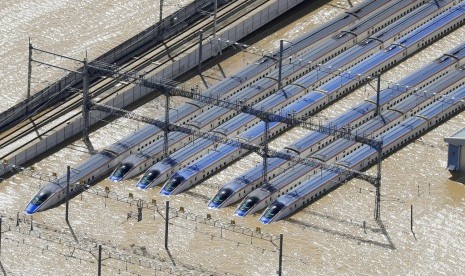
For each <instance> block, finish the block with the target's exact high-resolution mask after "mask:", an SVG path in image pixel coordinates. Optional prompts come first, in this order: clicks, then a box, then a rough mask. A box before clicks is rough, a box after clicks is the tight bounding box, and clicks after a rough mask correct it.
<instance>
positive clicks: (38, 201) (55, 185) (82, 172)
mask: <svg viewBox="0 0 465 276" xmlns="http://www.w3.org/2000/svg"><path fill="white" fill-rule="evenodd" d="M397 2H403V1H397ZM407 2H408V4H409V5H413V6H412V7H415V5H417V3H414V2H415V1H407ZM391 5H392V1H376V0H373V1H367V2H364V3H361V4H360V5H357V6H356V7H354V8H353V9H351V10H350V11H348V12H346V13H344V14H342V15H340V16H337V17H336V18H335V19H333V20H331V21H330V22H328V24H325V25H323V26H322V27H320V28H317V29H316V30H315V31H313V32H311V33H310V34H309V35H307V36H303V37H302V38H301V39H299V40H298V41H296V42H295V43H294V44H293V45H292V47H289V46H288V47H286V48H285V49H284V55H285V56H291V55H294V54H296V53H298V52H299V51H302V50H303V49H305V48H306V47H308V46H309V45H312V43H314V42H315V41H325V38H326V37H330V36H331V35H332V34H333V33H334V32H336V31H339V30H341V29H343V28H344V27H346V26H350V25H351V24H353V23H354V22H356V21H358V20H359V19H360V18H363V17H365V16H366V15H368V14H371V13H372V12H376V11H379V10H383V9H386V8H387V7H389V6H391ZM409 7H410V6H409ZM277 56H278V53H274V54H273V55H271V56H265V57H263V58H261V59H259V60H258V61H257V62H256V63H253V64H251V65H249V66H247V67H246V68H245V69H243V70H241V71H240V72H239V73H237V74H236V75H234V76H232V77H228V78H226V79H225V80H223V81H221V82H219V83H217V84H215V85H213V86H212V87H211V88H210V89H208V90H207V91H206V93H210V95H212V96H215V97H216V96H218V97H220V98H228V97H230V96H232V95H234V94H236V93H237V92H239V91H241V90H242V89H243V88H244V87H246V86H249V85H251V84H253V83H255V82H256V81H257V80H259V79H261V78H263V77H264V76H266V75H267V74H268V73H269V72H271V70H272V69H273V66H276V63H275V60H276V57H277ZM210 108H211V106H209V105H206V104H203V103H201V102H197V101H190V102H188V103H186V104H184V105H182V106H181V107H180V108H179V109H178V110H177V112H176V113H171V114H170V122H176V123H184V122H188V121H190V120H191V119H193V118H196V117H197V116H198V115H199V114H201V113H203V112H204V111H207V110H209V109H210ZM161 136H162V132H161V130H160V129H158V128H157V127H155V126H153V125H148V126H146V127H144V128H142V129H141V130H140V131H138V132H137V133H135V134H133V135H131V136H129V137H126V138H125V139H123V140H122V141H120V142H117V143H114V144H112V145H110V146H108V147H107V148H106V149H104V150H102V151H101V152H100V153H98V154H96V155H94V156H92V157H90V158H89V159H87V160H86V161H84V162H82V163H81V164H79V165H77V166H76V168H75V169H74V170H72V172H71V183H72V184H71V185H72V187H71V189H70V190H72V191H71V195H72V196H74V195H76V194H78V193H80V192H81V191H82V190H83V187H85V186H83V185H90V184H92V183H94V181H95V180H96V179H99V178H101V177H102V176H104V175H105V174H107V173H109V172H110V171H111V170H112V169H113V168H114V167H115V166H116V165H117V164H118V163H120V162H121V161H122V160H123V159H124V158H125V157H126V156H128V155H130V154H133V153H136V152H139V151H141V150H143V149H144V148H147V147H148V146H150V145H152V143H154V142H155V141H157V140H159V139H160V138H161ZM78 183H82V185H80V184H78ZM66 185H67V184H66V176H65V175H64V176H61V177H60V178H59V179H58V180H57V181H54V182H51V183H48V184H47V185H45V186H44V187H42V188H41V189H40V190H39V191H38V192H37V194H36V195H35V196H34V197H33V199H32V200H31V201H30V203H29V204H28V205H27V207H26V210H25V212H26V213H27V214H32V213H35V212H39V211H44V210H47V209H49V208H52V207H54V206H57V205H59V204H61V203H63V202H64V196H63V195H64V193H65V190H66Z"/></svg>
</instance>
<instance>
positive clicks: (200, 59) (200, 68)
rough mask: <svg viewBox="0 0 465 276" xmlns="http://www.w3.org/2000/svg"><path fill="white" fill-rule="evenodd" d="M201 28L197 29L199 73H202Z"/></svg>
mask: <svg viewBox="0 0 465 276" xmlns="http://www.w3.org/2000/svg"><path fill="white" fill-rule="evenodd" d="M202 44H203V30H200V31H199V75H201V74H202V51H203V45H202Z"/></svg>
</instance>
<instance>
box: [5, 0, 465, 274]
mask: <svg viewBox="0 0 465 276" xmlns="http://www.w3.org/2000/svg"><path fill="white" fill-rule="evenodd" d="M165 2H170V4H169V5H168V4H167V6H166V9H167V11H166V12H167V13H168V12H170V11H172V10H174V9H177V8H178V6H179V5H185V4H186V3H188V2H189V1H165ZM173 2H175V4H173ZM351 2H352V3H354V4H355V3H359V2H360V1H354V0H352V1H351ZM158 6H159V2H158V1H155V2H154V1H144V0H142V1H134V0H129V1H108V0H99V1H96V0H79V1H70V0H51V1H25V0H15V1H13V0H3V1H1V3H0V45H1V47H0V62H1V66H0V93H1V96H2V97H1V99H2V100H1V101H0V110H5V109H7V108H8V107H10V106H12V105H13V104H15V103H16V102H18V101H19V100H21V99H23V98H24V97H25V94H26V79H27V43H28V37H31V39H32V42H33V44H34V45H36V46H37V47H40V48H44V49H48V50H50V51H55V52H58V53H61V54H65V55H69V56H73V57H76V58H83V57H84V56H85V52H86V51H87V53H88V56H89V57H90V58H92V57H96V56H98V55H100V54H102V53H103V52H105V51H106V50H107V49H109V48H111V47H113V46H115V45H117V44H119V43H120V42H122V41H124V40H125V39H127V38H129V37H130V36H132V35H133V34H135V33H137V32H139V31H141V30H143V29H145V28H147V27H148V26H150V25H151V24H153V23H154V22H156V21H157V18H158ZM347 7H348V2H347V1H342V0H339V1H328V2H327V3H326V4H324V5H321V6H320V7H319V8H318V9H316V10H314V11H311V12H309V13H308V14H306V15H305V16H298V18H296V20H295V21H294V22H293V23H291V24H289V25H288V26H285V27H282V28H279V30H278V31H277V32H275V33H272V34H270V35H267V36H266V37H264V38H263V39H262V40H260V41H258V42H254V44H253V45H254V46H255V47H257V48H262V49H274V48H276V47H277V46H278V44H279V39H282V38H283V39H286V40H291V39H293V38H295V37H297V36H299V35H300V34H302V33H304V32H306V31H308V30H309V29H311V28H314V27H315V26H317V25H319V24H322V23H323V22H325V21H327V20H329V19H330V18H332V17H334V16H335V15H337V14H338V13H341V12H343V11H344V8H347ZM464 37H465V27H461V28H460V29H458V30H457V31H454V32H453V33H452V34H450V35H447V36H446V37H444V38H442V39H440V40H439V41H438V42H436V43H434V44H433V45H431V46H429V47H428V48H426V49H425V50H423V51H421V52H420V53H418V54H415V55H413V56H412V57H410V58H409V59H408V60H406V61H404V62H403V63H401V64H400V65H398V66H396V67H395V68H393V69H391V70H389V71H388V72H387V73H385V74H384V75H383V85H386V84H387V82H388V81H389V82H397V81H399V80H400V79H402V78H403V77H405V76H407V75H408V74H411V73H413V72H414V71H415V70H417V69H419V68H421V67H423V66H425V65H426V64H427V63H428V62H430V61H432V60H433V59H434V58H436V57H438V56H440V55H441V54H442V53H444V52H446V51H448V50H450V49H452V48H453V47H455V46H457V45H459V44H461V43H463V42H465V41H464V39H463V38H464ZM256 58H257V56H255V55H253V54H250V53H237V54H234V55H232V56H231V57H229V58H227V59H222V60H220V61H219V63H218V64H216V65H212V66H211V67H210V68H208V69H207V70H206V71H205V72H204V74H203V80H202V79H201V78H200V77H199V76H195V77H193V78H192V79H189V80H188V81H187V82H188V83H190V84H199V85H202V86H205V85H211V84H213V83H215V82H217V81H219V80H221V79H222V78H224V76H225V75H226V76H228V75H231V74H233V73H234V72H236V71H237V70H239V69H240V68H241V67H243V66H244V65H246V64H247V63H248V62H250V61H252V60H254V59H256ZM33 70H34V71H33V72H34V74H33V76H34V78H33V79H34V88H35V89H38V88H39V87H41V85H42V86H43V85H45V84H46V83H48V82H51V81H53V80H55V79H56V78H58V77H59V76H61V75H63V73H62V72H58V71H55V70H51V69H47V68H42V67H34V68H33ZM372 94H373V90H372V88H370V87H369V86H368V87H365V86H364V87H361V88H359V89H358V90H356V91H354V92H353V93H351V94H350V95H348V96H347V97H345V98H344V99H342V100H340V101H338V102H336V103H334V104H333V105H331V106H330V107H328V108H327V109H326V110H324V111H322V112H320V113H319V114H318V117H320V118H322V119H323V120H329V119H331V118H334V117H336V116H338V115H339V114H342V113H343V112H345V111H346V110H347V109H348V108H349V107H351V106H354V105H356V104H357V103H358V102H360V101H362V100H364V99H366V98H367V97H368V96H370V95H372ZM183 101H184V99H175V103H174V107H175V106H176V105H179V104H181V103H182V102H183ZM163 102H164V99H162V98H160V99H155V100H153V101H151V102H149V103H147V104H146V105H144V106H142V107H140V108H138V109H137V110H136V112H140V113H141V114H150V115H153V116H161V115H162V114H163ZM140 127H142V124H140V123H137V122H133V121H130V120H128V119H118V120H115V121H114V122H112V123H111V124H108V125H106V126H104V127H102V128H100V129H98V130H96V131H94V132H92V133H91V136H90V139H91V141H92V143H93V146H94V147H95V148H96V149H102V148H103V147H105V146H107V145H108V144H110V143H112V142H114V141H116V140H118V139H121V138H123V137H125V136H126V135H128V134H130V133H132V132H134V131H136V130H137V129H139V128H140ZM463 127H465V113H460V114H458V115H457V116H455V117H453V118H452V119H450V120H448V121H447V122H446V123H444V124H442V125H440V126H438V127H436V128H435V129H433V130H431V131H430V132H428V133H427V134H425V135H423V137H422V138H421V139H418V140H416V141H415V142H413V143H411V144H409V145H408V146H406V147H404V148H402V149H401V150H400V151H398V152H396V153H395V154H393V155H391V156H390V157H388V158H387V159H386V160H385V161H383V164H382V189H381V218H382V220H381V222H377V221H375V220H374V218H373V211H374V202H375V197H374V188H373V186H371V185H370V184H368V183H366V182H364V181H361V180H351V181H349V182H347V183H345V184H344V185H342V186H340V187H338V188H337V189H335V190H334V191H332V192H330V193H329V194H328V195H326V196H325V197H323V198H321V199H320V200H318V201H316V202H315V203H313V204H311V205H310V206H307V207H306V208H304V209H303V210H302V211H300V212H299V213H297V214H295V215H293V216H291V217H290V218H288V219H286V220H285V221H282V222H278V223H274V224H271V225H262V224H260V223H259V222H258V221H257V220H258V218H259V216H258V215H255V216H251V217H247V218H245V219H240V218H238V217H235V216H233V213H234V210H235V208H236V206H237V205H232V206H231V207H228V208H225V209H221V210H210V209H208V208H207V203H208V201H209V199H210V198H211V197H212V196H213V195H215V193H216V191H217V190H218V187H221V186H222V185H223V184H225V183H226V182H228V181H230V180H231V179H233V178H234V177H236V176H238V175H240V174H241V173H243V172H245V171H246V170H248V169H250V168H251V167H253V166H256V165H257V164H258V163H259V162H260V160H261V158H260V157H259V156H258V155H255V154H250V155H247V156H245V157H244V158H242V159H241V160H240V161H238V162H235V163H234V164H232V165H231V166H229V167H228V168H227V169H225V170H223V171H221V172H219V173H217V174H215V175H214V176H212V177H210V178H209V179H207V180H206V181H204V182H203V183H201V184H200V185H197V186H196V187H195V188H193V189H191V190H190V191H189V192H187V193H184V194H181V195H179V196H172V197H170V198H169V201H170V203H169V204H170V207H171V208H170V214H169V217H170V224H169V239H168V250H166V249H165V221H164V217H165V201H166V200H167V199H168V198H166V197H162V196H160V195H159V194H158V192H159V189H160V188H159V187H158V188H155V189H154V190H149V191H140V190H138V189H136V188H135V179H133V180H129V181H123V182H120V183H113V182H110V181H108V180H106V179H104V180H102V181H100V182H99V183H98V184H97V185H95V187H94V188H92V189H91V190H90V191H89V192H85V193H83V194H82V196H78V197H76V198H74V199H73V200H72V201H71V202H70V213H69V218H70V220H69V222H70V224H69V225H68V224H67V223H66V222H65V208H64V206H60V207H58V208H55V209H52V210H49V211H46V212H43V213H39V214H37V215H34V217H33V224H32V227H31V217H26V216H24V215H23V213H22V212H23V210H24V207H25V206H26V204H27V202H28V201H29V200H30V199H31V197H32V196H33V195H34V194H35V193H36V191H37V190H38V188H39V187H40V186H41V185H44V184H45V183H46V182H44V181H41V180H38V179H34V178H31V177H28V176H24V175H21V174H16V175H13V176H11V177H8V178H7V179H4V180H3V179H2V182H1V183H0V215H1V216H2V235H1V253H0V254H1V255H0V264H1V266H0V275H96V274H97V258H98V245H102V250H103V251H102V257H103V261H102V275H119V274H121V275H171V274H175V275H211V274H212V275H225V274H226V275H275V274H276V272H277V270H278V250H277V247H278V245H279V235H280V234H281V233H282V234H283V237H284V240H283V241H284V243H283V244H284V245H283V275H316V274H320V275H373V274H377V275H406V274H408V275H463V274H464V273H465V263H464V261H463V260H464V259H465V250H464V248H465V222H464V221H465V220H464V219H465V184H464V183H465V177H464V178H461V176H458V177H456V178H454V179H455V180H452V179H451V178H450V173H449V172H448V171H447V170H446V163H447V145H446V143H445V142H444V137H447V136H450V135H452V134H453V133H455V132H456V131H458V130H459V129H461V128H463ZM306 133H308V131H307V130H305V129H301V128H295V129H292V130H290V131H288V132H287V133H285V134H284V135H281V136H279V137H278V138H277V139H275V140H273V142H272V143H271V147H272V148H273V149H278V150H279V149H282V148H283V147H284V145H288V144H290V143H292V142H293V141H296V140H297V139H299V138H301V137H303V136H304V135H305V134H306ZM89 156H90V155H89V153H88V152H87V150H86V147H85V146H84V143H83V142H82V141H81V140H77V141H74V142H72V143H70V144H68V145H66V146H64V147H62V148H60V149H57V150H56V151H55V152H51V153H50V154H49V155H47V156H45V157H43V158H42V159H40V160H38V161H37V162H36V163H35V164H34V165H33V166H34V170H35V171H40V172H42V173H44V174H52V173H53V172H56V173H58V175H61V174H63V173H64V172H65V170H66V165H70V166H76V165H77V164H79V163H80V162H81V161H83V160H85V159H86V158H88V157H89ZM368 172H370V173H375V170H374V169H373V168H372V169H370V170H369V171H368ZM105 187H108V188H109V191H110V192H109V193H108V196H107V193H106V192H105ZM130 194H131V197H130ZM139 199H141V200H142V202H144V208H143V211H142V215H143V219H142V221H140V222H137V220H136V217H135V214H136V213H137V202H138V200H139ZM411 208H413V225H411V210H412V209H411ZM18 212H19V220H17V214H18ZM232 220H233V222H232ZM232 223H234V224H232ZM412 226H413V227H412ZM257 227H259V229H257ZM2 273H3V274H2Z"/></svg>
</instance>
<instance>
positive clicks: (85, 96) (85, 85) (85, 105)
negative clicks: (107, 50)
mask: <svg viewBox="0 0 465 276" xmlns="http://www.w3.org/2000/svg"><path fill="white" fill-rule="evenodd" d="M82 119H83V121H84V130H83V138H84V142H85V143H86V145H89V144H90V140H89V68H88V65H87V58H85V59H84V69H83V72H82Z"/></svg>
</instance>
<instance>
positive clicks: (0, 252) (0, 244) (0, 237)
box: [0, 217, 3, 256]
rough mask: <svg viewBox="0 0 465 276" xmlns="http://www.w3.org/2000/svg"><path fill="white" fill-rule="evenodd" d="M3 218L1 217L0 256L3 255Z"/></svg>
mask: <svg viewBox="0 0 465 276" xmlns="http://www.w3.org/2000/svg"><path fill="white" fill-rule="evenodd" d="M2 223H3V221H2V218H1V217H0V256H1V255H2Z"/></svg>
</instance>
